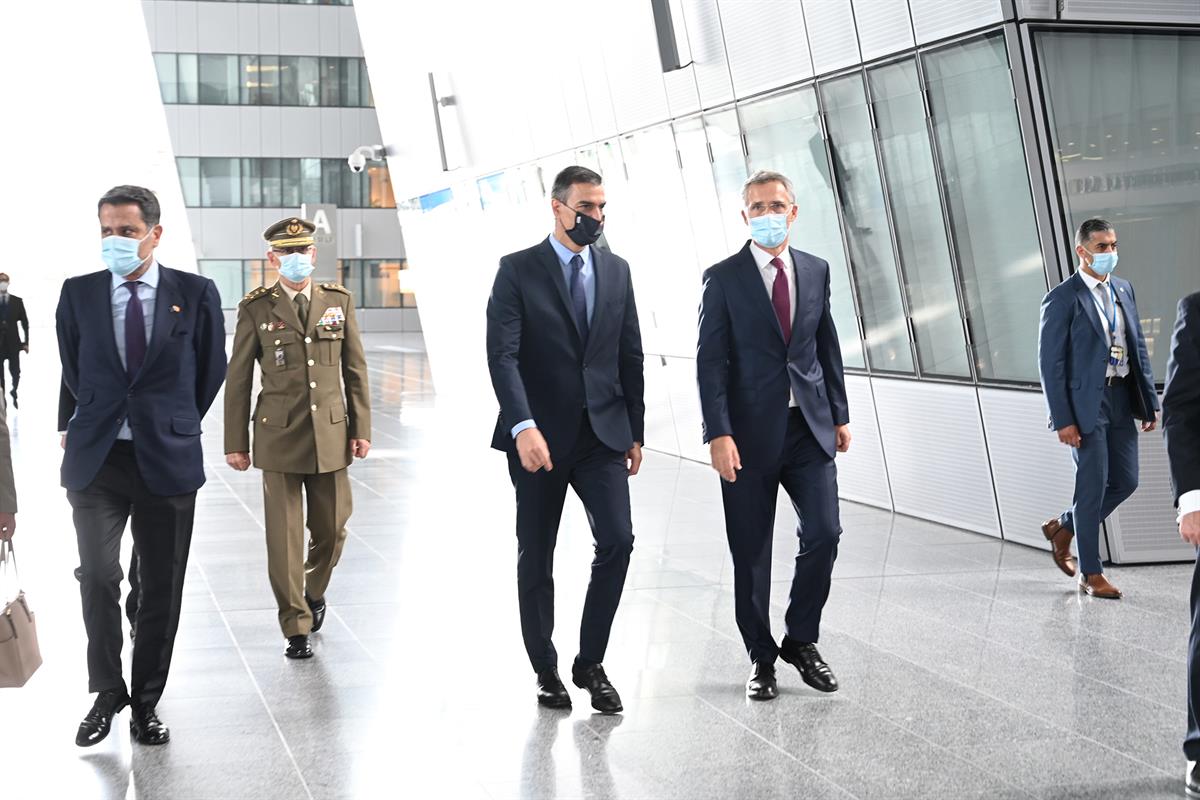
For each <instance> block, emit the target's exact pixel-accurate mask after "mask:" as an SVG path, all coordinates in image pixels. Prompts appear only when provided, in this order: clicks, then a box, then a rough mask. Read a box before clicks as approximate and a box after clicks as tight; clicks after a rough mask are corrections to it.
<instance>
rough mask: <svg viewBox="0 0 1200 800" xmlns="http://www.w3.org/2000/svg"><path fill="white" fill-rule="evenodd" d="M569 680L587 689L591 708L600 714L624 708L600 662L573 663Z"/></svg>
mask: <svg viewBox="0 0 1200 800" xmlns="http://www.w3.org/2000/svg"><path fill="white" fill-rule="evenodd" d="M571 682H572V683H574V684H575V685H576V686H578V687H579V688H580V689H587V691H588V694H590V695H591V696H592V708H594V709H596V710H597V711H599V712H600V713H601V714H617V713H620V712H621V711H624V710H625V708H624V706H622V705H621V695H619V694H617V690H616V689H615V688H613V685H612V682H611V681H609V679H608V676H607V675H605V674H604V667H603V666H601V665H600V664H587V665H580V664H573V665H572V666H571Z"/></svg>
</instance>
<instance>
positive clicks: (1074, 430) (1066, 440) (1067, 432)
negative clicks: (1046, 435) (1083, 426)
mask: <svg viewBox="0 0 1200 800" xmlns="http://www.w3.org/2000/svg"><path fill="white" fill-rule="evenodd" d="M1058 440H1059V441H1060V442H1062V443H1063V444H1065V445H1066V446H1067V447H1079V443H1080V442H1082V441H1083V438H1082V437H1081V436H1080V435H1079V426H1078V425H1068V426H1067V427H1065V428H1059V429H1058Z"/></svg>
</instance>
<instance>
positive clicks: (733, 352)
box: [696, 243, 849, 663]
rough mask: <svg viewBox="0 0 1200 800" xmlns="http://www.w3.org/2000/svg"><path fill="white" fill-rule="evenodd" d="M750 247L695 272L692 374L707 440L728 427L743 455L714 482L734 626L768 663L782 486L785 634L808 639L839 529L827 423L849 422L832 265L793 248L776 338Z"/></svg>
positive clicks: (832, 439)
mask: <svg viewBox="0 0 1200 800" xmlns="http://www.w3.org/2000/svg"><path fill="white" fill-rule="evenodd" d="M753 246H755V245H752V244H750V243H747V244H746V246H745V247H743V248H742V250H741V251H739V252H738V253H736V254H735V255H733V256H731V257H730V258H727V259H726V260H724V261H722V262H720V263H719V264H716V265H715V266H713V267H710V268H709V269H708V270H707V271H706V272H705V273H704V294H703V298H702V300H701V305H700V335H699V344H698V346H697V349H696V371H697V381H698V383H699V386H700V406H701V411H702V413H703V418H704V441H705V442H706V443H707V442H711V441H712V440H713V439H715V438H717V437H719V436H732V437H733V441H734V443H735V444H736V445H737V448H738V453H739V455H740V457H741V461H742V470H741V471H740V472H739V473H738V476H737V480H736V481H735V482H733V483H729V482H727V481H724V480H722V481H721V495H722V500H723V501H724V507H725V532H726V535H727V537H728V539H729V550H730V553H731V554H732V556H733V569H734V573H733V582H734V600H735V613H736V616H737V623H738V628H739V629H740V630H741V633H742V639H743V641H744V642H745V645H746V650H747V652H749V654H750V659H751V660H752V661H760V662H766V663H772V662H774V660H775V658H776V657H777V656H778V654H779V646H778V644H777V643H776V642H775V639H774V637H773V635H772V634H771V622H770V602H771V538H772V530H773V528H774V524H775V501H776V497H777V495H778V492H779V486H780V485H782V486H783V488H784V491H786V492H787V493H788V496H789V497H790V498H791V500H792V505H793V507H794V508H795V510H796V516H797V517H798V519H799V524H798V526H797V528H796V535H797V537H798V540H799V543H798V549H797V553H796V567H795V572H794V574H793V576H792V587H791V594H790V597H789V601H788V608H787V613H786V615H785V631H786V633H787V636H788V638H790V639H794V640H795V641H797V642H816V641H817V640H818V636H819V632H820V623H821V611H822V609H823V608H824V606H825V601H826V600H827V599H828V597H829V588H830V581H831V576H832V573H833V563H834V559H836V557H837V545H838V540H839V539H840V537H841V532H842V529H841V522H840V520H839V513H838V496H837V467H836V466H835V464H834V454H835V453H836V450H837V447H836V434H835V430H834V428H835V426H838V425H845V424H848V423H849V411H848V409H847V405H846V385H845V378H844V375H843V371H842V353H841V348H840V346H839V344H838V337H837V330H836V329H835V327H834V324H833V317H832V315H831V313H830V307H829V265H828V264H827V263H826V262H825V261H823V260H822V259H820V258H817V257H816V256H813V255H810V254H808V253H805V252H802V251H800V250H796V249H794V248H793V249H791V250H790V253H791V258H792V263H793V266H794V269H795V286H796V303H795V308H794V314H793V319H792V332H791V337H790V340H789V341H788V342H786V343H785V341H784V336H783V330H782V328H781V327H780V324H779V320H778V318H777V317H776V314H775V310H774V308H773V307H772V305H771V299H770V297H769V295H768V294H767V291H766V288H765V286H764V284H763V279H762V276H761V274H760V273H759V269H758V265H757V264H756V262H755V260H754V256H753V255H752V253H751V250H750V248H751V247H753ZM792 395H794V396H795V397H796V401H797V406H796V407H795V408H789V402H790V399H791V397H792Z"/></svg>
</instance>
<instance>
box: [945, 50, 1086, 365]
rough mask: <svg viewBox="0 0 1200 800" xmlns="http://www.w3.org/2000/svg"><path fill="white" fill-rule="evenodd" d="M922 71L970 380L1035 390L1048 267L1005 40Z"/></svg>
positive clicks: (953, 54)
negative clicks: (971, 359) (970, 355)
mask: <svg viewBox="0 0 1200 800" xmlns="http://www.w3.org/2000/svg"><path fill="white" fill-rule="evenodd" d="M922 63H923V65H924V68H925V74H926V81H927V83H928V90H929V103H930V108H931V111H932V114H933V123H934V134H935V140H936V144H937V152H938V155H939V156H940V162H941V165H942V171H943V175H942V182H943V186H944V187H945V194H946V202H947V205H948V206H949V215H950V225H951V230H952V231H953V233H954V245H955V249H956V250H957V256H958V264H959V269H960V270H961V276H962V286H963V295H964V300H965V302H966V312H967V324H968V326H969V327H970V332H971V344H972V348H973V350H974V356H975V370H976V375H977V376H978V378H979V379H980V380H981V381H1008V382H1021V383H1031V384H1032V383H1037V381H1038V366H1037V337H1038V317H1039V308H1040V306H1041V301H1042V296H1043V295H1044V294H1045V293H1046V274H1045V263H1044V261H1043V259H1042V251H1041V243H1040V241H1039V239H1038V230H1037V223H1036V221H1035V219H1034V211H1033V198H1032V195H1031V193H1030V187H1029V172H1028V169H1027V167H1026V164H1025V150H1024V144H1023V142H1022V139H1021V129H1020V125H1019V122H1018V119H1017V109H1016V105H1015V104H1014V103H1013V99H1012V97H1013V87H1012V78H1011V75H1010V73H1009V67H1008V56H1007V53H1006V51H1005V45H1004V37H1003V35H1002V34H990V35H987V36H983V37H981V38H977V39H970V40H967V41H963V42H959V43H956V44H952V45H948V46H946V47H944V48H940V49H938V50H935V51H932V52H929V53H925V54H924V55H923V56H922ZM1098 102H1099V103H1100V106H1101V107H1103V105H1104V101H1103V99H1101V100H1099V101H1098Z"/></svg>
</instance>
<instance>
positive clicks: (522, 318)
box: [487, 167, 646, 714]
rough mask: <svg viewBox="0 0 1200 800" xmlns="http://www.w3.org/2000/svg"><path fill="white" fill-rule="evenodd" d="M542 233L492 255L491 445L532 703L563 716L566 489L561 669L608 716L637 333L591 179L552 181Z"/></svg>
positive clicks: (636, 427)
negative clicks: (572, 589) (575, 517)
mask: <svg viewBox="0 0 1200 800" xmlns="http://www.w3.org/2000/svg"><path fill="white" fill-rule="evenodd" d="M551 194H552V199H551V201H550V207H551V210H552V211H553V213H554V233H553V234H551V235H550V237H549V238H548V239H545V240H543V241H541V242H539V243H538V244H536V245H534V246H533V247H531V248H529V249H528V250H522V251H520V252H518V253H511V254H509V255H507V256H505V257H504V258H502V259H500V269H499V271H498V272H497V274H496V282H495V285H494V286H493V287H492V295H491V298H490V299H489V300H488V308H487V351H488V367H489V369H490V370H491V374H492V386H493V387H494V388H495V390H496V398H497V399H498V400H499V401H500V419H499V420H498V421H497V423H496V431H495V434H494V436H493V437H492V446H493V447H494V448H496V449H497V450H503V451H504V452H505V453H507V454H508V470H509V475H510V476H511V478H512V482H513V486H514V487H515V489H516V493H517V593H518V596H519V599H520V608H521V634H522V636H523V637H524V640H525V649H526V652H527V653H528V654H529V660H530V662H531V663H532V665H533V669H534V672H536V673H537V680H538V702H539V703H541V704H542V705H544V706H547V707H550V708H569V707H570V705H571V696H570V694H568V693H567V690H566V687H564V686H563V684H562V681H561V680H560V679H559V677H558V653H557V651H556V650H555V649H554V644H553V642H551V640H550V636H551V634H552V633H553V631H554V575H553V573H554V544H555V540H556V539H557V537H558V522H559V519H560V517H561V516H562V510H563V502H564V500H565V499H566V494H567V487H568V486H570V487H571V488H573V489H574V490H575V493H576V494H577V495H579V499H580V500H582V501H583V506H584V508H585V509H586V510H587V515H588V522H589V523H590V524H591V528H592V538H593V539H595V543H596V548H595V552H596V557H595V558H594V559H593V561H592V578H591V582H590V583H589V584H588V590H587V598H586V600H585V601H584V606H583V622H582V624H581V626H580V632H579V654H578V655H577V656H576V658H575V662H574V664H573V665H572V667H571V678H572V680H573V682H574V683H575V685H576V686H578V687H579V688H581V689H586V690H587V691H588V693H589V694H590V695H591V698H592V707H593V708H595V709H596V710H598V711H601V712H603V713H610V714H611V713H616V712H619V711H621V710H622V707H621V698H620V696H619V695H618V694H617V690H616V689H615V688H613V685H612V683H611V682H610V681H609V680H608V676H607V675H606V674H605V672H604V667H603V665H602V664H601V662H602V661H603V660H604V652H605V649H606V648H607V647H608V637H609V631H610V629H611V628H612V623H613V618H614V616H615V615H616V613H617V605H618V604H619V602H620V600H621V591H622V589H623V588H624V586H625V573H626V571H627V570H628V568H629V555H630V553H631V552H632V550H633V521H632V518H631V515H630V509H629V476H631V475H636V474H637V472H638V468H639V466H640V465H641V462H642V444H643V436H642V433H643V428H644V418H645V411H646V406H645V402H644V401H643V397H642V395H643V388H644V381H643V375H642V337H641V330H640V328H639V327H638V317H637V308H636V306H635V305H634V300H633V284H632V282H631V280H630V276H629V265H628V264H627V263H625V260H624V259H622V258H618V257H617V256H615V255H613V254H612V253H610V252H607V251H604V250H600V249H598V248H596V247H594V246H593V245H594V244H595V243H596V242H597V241H598V240H599V238H600V233H601V230H602V228H603V224H604V205H605V200H604V187H603V186H602V185H601V178H600V175H598V174H597V173H595V172H593V171H592V170H590V169H587V168H585V167H567V168H566V169H564V170H563V171H562V172H560V173H559V174H558V176H557V177H556V178H555V179H554V188H553V190H552V193H551Z"/></svg>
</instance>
